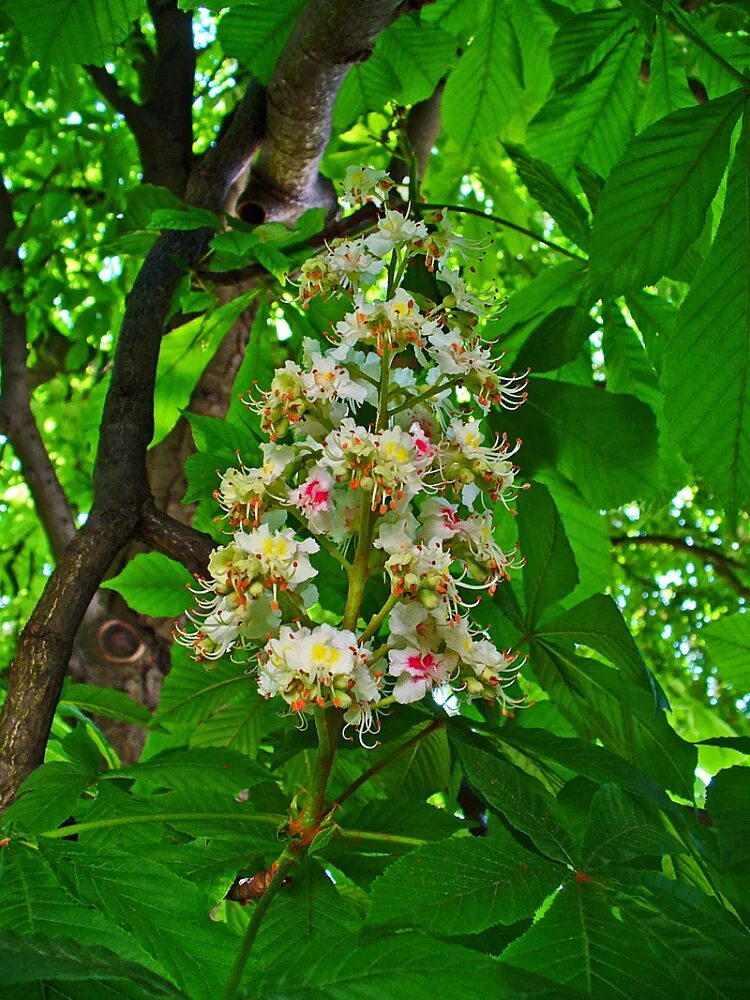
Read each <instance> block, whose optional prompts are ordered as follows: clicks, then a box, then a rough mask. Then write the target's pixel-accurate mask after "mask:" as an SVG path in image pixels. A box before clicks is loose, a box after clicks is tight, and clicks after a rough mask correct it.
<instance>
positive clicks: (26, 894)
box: [0, 842, 164, 983]
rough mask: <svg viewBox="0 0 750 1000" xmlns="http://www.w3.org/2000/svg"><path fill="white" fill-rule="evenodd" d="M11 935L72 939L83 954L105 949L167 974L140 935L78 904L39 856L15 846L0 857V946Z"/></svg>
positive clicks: (0, 964)
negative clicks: (104, 947) (146, 948)
mask: <svg viewBox="0 0 750 1000" xmlns="http://www.w3.org/2000/svg"><path fill="white" fill-rule="evenodd" d="M10 931H13V932H14V933H16V934H22V935H24V937H28V936H31V935H37V934H38V935H43V936H44V937H45V938H47V939H49V940H52V941H56V940H58V939H60V940H63V941H64V940H66V939H73V940H74V941H75V942H76V945H77V946H78V947H80V948H81V949H82V950H83V951H85V950H86V949H87V948H96V947H98V946H100V945H106V947H107V948H108V949H109V951H110V952H112V953H114V954H115V955H117V956H118V957H119V958H121V959H124V960H125V961H128V962H137V963H138V964H140V965H143V966H144V967H145V968H147V969H151V970H152V971H155V972H162V973H163V971H164V970H163V969H162V967H161V966H160V964H159V962H158V961H156V960H155V959H154V958H153V957H152V956H151V955H149V953H148V951H147V950H145V949H144V948H143V947H142V946H141V944H140V943H139V942H138V936H137V935H131V934H130V933H129V932H128V931H125V930H122V929H121V928H120V927H118V926H117V924H116V923H115V922H112V921H110V920H108V919H107V917H106V916H105V915H103V914H102V913H99V912H98V911H97V910H95V909H92V908H90V907H89V906H87V905H86V903H85V902H84V901H82V900H80V899H78V898H75V897H74V895H72V894H71V893H70V892H69V891H68V890H67V888H66V887H65V886H64V885H63V884H62V883H61V882H60V881H59V879H58V878H57V876H56V875H55V873H54V872H53V870H52V868H50V866H49V864H48V863H47V861H46V859H45V858H44V856H43V855H42V854H41V853H40V852H39V851H35V850H31V849H30V848H27V847H24V846H22V845H21V844H18V843H13V842H11V844H10V846H8V847H6V848H3V850H2V851H0V941H2V940H4V939H5V935H6V933H7V932H10ZM2 968H4V966H3V964H2V963H0V970H1V969H2ZM2 982H3V979H2V971H0V983H2Z"/></svg>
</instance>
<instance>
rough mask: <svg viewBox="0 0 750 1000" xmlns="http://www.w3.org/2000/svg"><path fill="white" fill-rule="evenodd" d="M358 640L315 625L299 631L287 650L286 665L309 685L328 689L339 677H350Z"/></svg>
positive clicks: (348, 633)
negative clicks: (324, 686)
mask: <svg viewBox="0 0 750 1000" xmlns="http://www.w3.org/2000/svg"><path fill="white" fill-rule="evenodd" d="M356 652H357V637H356V636H355V635H354V633H353V632H349V631H347V630H339V629H335V628H332V627H331V626H330V625H318V626H317V627H316V628H314V629H312V631H311V630H310V629H300V630H299V633H298V636H297V640H296V642H295V643H294V645H293V646H291V647H290V648H289V649H288V650H287V654H286V662H287V663H288V664H289V666H290V667H291V668H292V669H293V670H294V671H296V673H297V674H298V675H304V676H305V677H307V678H308V679H309V681H310V682H312V683H315V684H324V685H327V686H329V687H330V685H331V684H332V682H333V678H334V677H336V676H338V675H342V674H343V675H344V676H345V677H350V676H351V674H352V672H353V671H354V665H355V663H356Z"/></svg>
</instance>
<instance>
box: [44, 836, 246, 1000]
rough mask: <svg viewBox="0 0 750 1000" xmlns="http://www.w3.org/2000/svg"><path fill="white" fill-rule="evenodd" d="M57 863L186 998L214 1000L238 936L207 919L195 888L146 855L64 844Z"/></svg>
mask: <svg viewBox="0 0 750 1000" xmlns="http://www.w3.org/2000/svg"><path fill="white" fill-rule="evenodd" d="M57 866H58V868H59V869H60V871H61V872H64V876H65V880H66V881H67V882H68V883H69V884H70V885H71V887H72V888H73V889H74V890H75V892H76V894H77V895H78V896H79V898H81V899H82V900H84V901H86V902H88V903H89V904H90V905H92V906H94V907H95V908H96V909H97V910H98V911H99V912H101V913H102V914H103V915H104V916H105V917H106V918H107V919H108V921H111V922H112V923H114V924H117V925H118V926H119V927H122V928H123V929H124V930H125V931H127V932H129V933H131V934H133V935H137V937H138V940H139V941H142V942H143V943H144V945H145V946H146V947H147V948H148V950H149V951H150V952H151V953H152V954H153V956H154V957H155V958H156V959H158V961H159V962H160V963H161V964H162V965H163V966H164V968H165V969H166V970H167V972H168V973H169V975H170V976H171V977H172V978H173V979H174V981H175V982H176V983H177V984H178V986H180V988H181V989H182V990H183V991H184V992H185V993H186V994H187V995H188V996H189V997H191V998H195V1000H218V997H220V996H221V993H222V988H223V984H224V982H225V981H226V979H227V977H228V975H229V968H230V966H231V961H232V958H233V952H234V949H235V946H236V938H235V937H234V935H233V934H232V933H231V932H230V931H229V930H228V928H227V927H226V926H224V925H222V924H218V923H215V922H213V921H212V920H210V918H209V915H208V910H207V907H205V905H204V903H203V900H202V898H201V894H200V893H199V891H198V889H196V887H195V886H193V885H191V884H190V883H189V882H186V881H185V880H184V879H181V878H178V877H177V876H176V875H173V874H172V872H170V871H169V869H168V868H165V867H164V866H163V865H160V864H156V863H155V862H153V861H151V860H149V859H148V858H146V857H133V858H131V857H127V856H125V855H118V854H117V853H116V852H110V851H108V852H106V853H105V854H97V853H95V852H93V851H91V850H89V849H86V850H85V851H84V850H75V849H74V848H73V847H72V846H68V845H66V846H65V849H64V853H61V854H60V855H59V857H58V859H57ZM154 886H158V888H159V891H158V892H156V893H155V892H154ZM166 900H169V905H165V901H166Z"/></svg>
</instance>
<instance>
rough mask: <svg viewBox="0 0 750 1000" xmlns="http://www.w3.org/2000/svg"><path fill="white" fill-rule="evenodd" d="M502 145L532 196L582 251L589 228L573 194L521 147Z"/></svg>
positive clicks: (552, 171) (548, 169)
mask: <svg viewBox="0 0 750 1000" xmlns="http://www.w3.org/2000/svg"><path fill="white" fill-rule="evenodd" d="M503 145H504V146H505V149H506V151H507V153H508V156H510V158H511V160H513V164H514V166H515V168H516V170H517V171H518V176H519V177H520V178H521V180H522V181H523V183H524V184H525V185H526V187H527V189H528V192H529V194H530V195H531V197H532V198H534V199H535V200H536V201H538V202H539V205H540V206H541V207H542V208H543V209H544V211H545V212H547V213H549V215H551V216H552V218H553V219H554V220H555V222H556V223H557V225H558V226H559V227H560V229H562V231H563V232H564V233H565V235H566V236H569V237H570V238H571V239H572V240H573V241H574V242H575V243H577V244H578V246H580V247H583V248H584V249H585V248H586V247H587V246H588V241H589V236H590V233H591V226H590V223H589V217H588V213H587V212H586V209H585V208H584V207H583V205H582V204H581V202H580V201H579V200H578V198H576V196H575V194H573V192H572V191H571V190H570V188H569V187H567V186H566V185H565V184H563V182H562V181H561V180H560V178H559V177H558V176H557V175H556V174H555V172H554V170H552V168H551V167H549V166H547V164H546V163H543V162H542V161H541V160H537V159H536V158H535V157H533V156H531V155H530V154H529V153H527V152H526V150H525V149H523V148H522V147H521V146H514V145H513V144H512V143H509V142H505V143H503Z"/></svg>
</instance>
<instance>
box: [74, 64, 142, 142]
mask: <svg viewBox="0 0 750 1000" xmlns="http://www.w3.org/2000/svg"><path fill="white" fill-rule="evenodd" d="M83 68H84V69H85V70H86V72H87V73H88V75H89V78H90V79H91V82H92V83H93V84H94V86H95V87H96V89H97V90H98V91H99V93H100V94H101V95H102V97H103V98H104V100H105V101H106V102H107V103H108V104H111V105H112V107H113V108H114V109H115V111H119V113H120V114H121V115H122V116H123V118H124V119H125V121H126V122H127V123H128V125H129V126H130V128H131V129H132V131H133V133H135V132H136V129H140V128H141V127H142V125H143V123H144V120H145V114H146V112H145V109H144V107H143V105H142V104H138V102H137V101H134V100H133V98H132V97H128V95H127V94H126V93H125V91H124V90H123V89H122V87H121V86H120V84H119V83H118V81H117V79H116V78H115V76H114V75H113V74H112V73H110V72H109V70H108V69H105V68H104V66H84V67H83Z"/></svg>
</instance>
